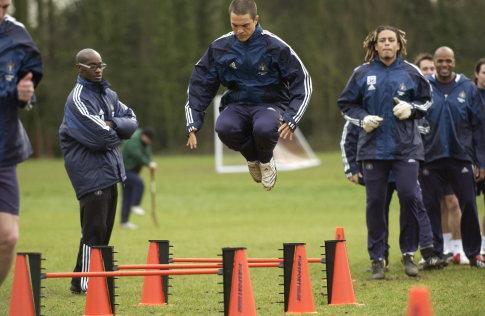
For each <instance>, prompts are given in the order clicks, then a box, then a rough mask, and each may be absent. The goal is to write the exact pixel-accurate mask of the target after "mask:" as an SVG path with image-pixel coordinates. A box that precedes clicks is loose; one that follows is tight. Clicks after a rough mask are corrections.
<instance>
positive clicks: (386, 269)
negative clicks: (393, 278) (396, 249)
mask: <svg viewBox="0 0 485 316" xmlns="http://www.w3.org/2000/svg"><path fill="white" fill-rule="evenodd" d="M384 260H386V263H385V264H384V267H385V268H384V271H385V272H389V261H387V259H384ZM364 272H366V273H370V272H372V261H371V266H370V267H368V268H367V269H365V271H364Z"/></svg>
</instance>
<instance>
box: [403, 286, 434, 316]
mask: <svg viewBox="0 0 485 316" xmlns="http://www.w3.org/2000/svg"><path fill="white" fill-rule="evenodd" d="M407 315H408V316H432V315H433V309H432V307H431V298H430V294H429V289H428V288H427V287H425V286H419V287H412V288H411V289H410V290H409V300H408V312H407Z"/></svg>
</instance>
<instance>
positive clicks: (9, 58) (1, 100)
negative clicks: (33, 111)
mask: <svg viewBox="0 0 485 316" xmlns="http://www.w3.org/2000/svg"><path fill="white" fill-rule="evenodd" d="M43 68H44V65H43V63H42V57H41V55H40V52H39V50H38V49H37V47H36V46H35V44H34V42H33V41H32V38H31V37H30V35H29V33H28V32H27V30H26V29H25V27H24V25H23V24H22V23H19V22H17V21H16V20H15V19H14V18H12V17H11V16H10V15H8V14H7V15H6V16H5V18H4V20H3V21H2V24H0V85H1V89H0V167H3V166H13V165H16V164H18V163H20V162H22V161H24V160H25V159H27V158H28V157H29V156H30V155H31V154H32V153H33V150H32V146H31V145H30V141H29V138H28V137H27V133H26V132H25V129H24V127H23V126H22V123H21V122H20V119H19V113H18V108H19V106H20V107H21V106H23V105H24V104H22V103H21V102H20V101H19V100H18V98H17V84H18V82H19V81H20V79H22V78H23V77H24V76H25V75H26V74H27V73H28V72H32V75H33V77H32V81H33V82H34V86H36V85H37V84H38V83H39V81H40V79H41V78H42V73H43ZM31 102H32V103H34V102H35V97H34V96H32V99H31Z"/></svg>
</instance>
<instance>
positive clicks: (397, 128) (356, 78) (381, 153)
mask: <svg viewBox="0 0 485 316" xmlns="http://www.w3.org/2000/svg"><path fill="white" fill-rule="evenodd" d="M394 97H397V98H399V99H400V100H401V101H406V102H408V103H409V104H410V105H411V107H412V110H411V116H410V117H409V118H408V119H405V120H402V121H401V120H399V119H398V118H396V117H395V116H394V113H393V111H392V109H393V108H394V106H395V105H396V103H395V102H394ZM337 103H338V106H339V107H340V110H341V111H342V115H343V116H344V118H345V119H347V120H348V121H350V122H351V123H353V124H355V125H357V126H360V127H363V122H362V120H363V119H364V117H366V116H367V115H377V116H380V117H382V118H383V121H382V125H381V126H380V127H378V128H376V129H375V130H374V131H372V132H370V133H367V132H366V131H364V129H360V131H359V141H358V144H357V161H361V160H394V159H396V160H405V159H417V160H424V149H423V142H422V140H421V136H420V135H419V131H418V125H417V122H416V119H419V118H422V117H424V116H425V115H426V111H427V109H428V108H429V107H430V106H431V104H432V95H431V88H430V86H429V83H428V82H427V80H426V79H425V78H424V77H423V75H422V74H421V72H420V71H419V70H418V69H417V68H416V66H414V65H412V64H410V63H408V62H406V61H404V60H402V59H401V57H400V56H399V57H398V58H396V60H395V61H394V62H393V63H392V64H391V65H390V66H386V65H385V64H384V63H383V62H381V61H380V60H379V58H378V57H376V58H375V60H373V61H372V62H370V63H366V64H363V65H362V66H360V67H358V68H356V69H355V70H354V73H353V74H352V76H351V77H350V80H349V82H348V83H347V85H346V87H345V89H344V90H343V92H342V94H341V95H340V97H339V99H338V102H337Z"/></svg>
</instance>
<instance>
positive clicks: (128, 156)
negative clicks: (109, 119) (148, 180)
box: [121, 129, 152, 173]
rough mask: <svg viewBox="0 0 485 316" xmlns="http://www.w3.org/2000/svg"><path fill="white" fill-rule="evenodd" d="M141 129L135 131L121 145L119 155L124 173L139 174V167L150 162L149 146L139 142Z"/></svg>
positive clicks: (150, 152) (150, 151) (150, 150)
mask: <svg viewBox="0 0 485 316" xmlns="http://www.w3.org/2000/svg"><path fill="white" fill-rule="evenodd" d="M141 132H142V130H141V129H137V130H136V132H135V133H134V134H133V137H131V139H128V140H125V141H123V143H122V144H121V154H122V155H123V163H124V165H125V169H126V171H136V172H137V173H138V172H140V170H141V167H143V166H148V165H149V164H150V162H152V149H151V146H150V145H147V144H145V143H144V142H143V141H142V140H141Z"/></svg>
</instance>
